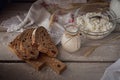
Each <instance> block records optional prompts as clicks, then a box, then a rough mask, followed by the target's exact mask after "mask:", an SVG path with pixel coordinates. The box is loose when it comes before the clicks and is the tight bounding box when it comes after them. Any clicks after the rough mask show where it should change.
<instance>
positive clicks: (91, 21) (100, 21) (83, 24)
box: [76, 12, 113, 38]
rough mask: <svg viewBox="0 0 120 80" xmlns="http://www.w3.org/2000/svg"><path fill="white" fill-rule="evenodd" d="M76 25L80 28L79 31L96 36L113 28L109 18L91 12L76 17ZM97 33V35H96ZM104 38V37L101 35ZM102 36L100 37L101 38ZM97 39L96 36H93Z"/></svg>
mask: <svg viewBox="0 0 120 80" xmlns="http://www.w3.org/2000/svg"><path fill="white" fill-rule="evenodd" d="M95 16H100V17H101V18H96V17H95ZM76 22H77V25H79V26H80V29H81V30H83V31H86V32H87V33H91V32H92V34H94V35H98V34H99V32H103V33H104V32H108V33H109V30H110V29H111V28H112V27H113V24H112V23H111V22H110V21H109V17H108V16H105V15H103V14H101V13H100V12H99V13H96V12H91V13H87V14H85V15H83V16H79V17H77V20H76ZM97 32H98V33H97ZM103 36H104V35H103ZM103 36H102V37H103ZM95 37H97V38H98V36H95Z"/></svg>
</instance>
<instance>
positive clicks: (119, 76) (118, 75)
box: [101, 59, 120, 80]
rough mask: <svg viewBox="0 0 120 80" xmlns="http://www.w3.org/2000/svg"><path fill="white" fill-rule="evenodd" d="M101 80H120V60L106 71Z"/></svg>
mask: <svg viewBox="0 0 120 80" xmlns="http://www.w3.org/2000/svg"><path fill="white" fill-rule="evenodd" d="M101 80H120V59H118V60H117V61H116V62H115V63H113V64H112V65H111V66H109V67H108V68H107V69H106V70H105V73H104V75H103V76H102V78H101Z"/></svg>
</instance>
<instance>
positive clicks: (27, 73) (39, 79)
mask: <svg viewBox="0 0 120 80" xmlns="http://www.w3.org/2000/svg"><path fill="white" fill-rule="evenodd" d="M66 64H67V69H66V70H65V71H64V72H63V73H62V74H61V75H58V74H56V73H55V72H54V71H52V70H51V69H50V68H48V67H45V68H43V69H42V70H41V71H35V69H33V68H32V67H31V66H29V65H27V64H24V63H6V64H5V63H0V80H8V79H9V80H100V78H101V76H102V75H103V73H104V70H105V69H106V68H107V67H108V66H109V65H110V64H111V63H66Z"/></svg>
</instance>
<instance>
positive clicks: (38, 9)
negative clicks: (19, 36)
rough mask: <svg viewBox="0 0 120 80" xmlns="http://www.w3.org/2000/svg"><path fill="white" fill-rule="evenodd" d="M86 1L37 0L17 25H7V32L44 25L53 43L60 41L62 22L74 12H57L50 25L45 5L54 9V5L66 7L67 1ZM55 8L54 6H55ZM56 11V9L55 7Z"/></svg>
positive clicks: (67, 20)
mask: <svg viewBox="0 0 120 80" xmlns="http://www.w3.org/2000/svg"><path fill="white" fill-rule="evenodd" d="M78 2H79V3H86V2H87V0H67V1H66V0H38V1H36V2H35V3H33V4H32V6H31V7H30V9H29V11H28V14H27V15H26V17H25V19H24V20H23V21H22V22H21V23H20V24H19V25H17V26H11V27H8V29H7V32H15V31H17V32H23V30H24V29H25V28H29V27H30V26H31V25H37V26H35V27H38V26H44V27H45V28H46V29H47V30H48V31H49V33H50V35H51V36H52V38H53V40H54V42H55V44H58V43H59V42H60V38H61V36H62V33H63V31H64V28H63V26H64V24H66V23H68V22H69V21H70V19H72V16H71V15H72V14H75V11H72V12H69V13H65V14H62V15H61V14H59V11H58V12H57V13H58V14H57V15H56V16H57V21H56V22H54V23H53V24H52V25H51V26H49V25H50V17H51V14H50V12H49V11H48V10H47V9H46V7H47V8H48V9H49V10H50V9H52V8H53V9H54V8H55V7H56V5H58V8H59V7H60V8H61V7H62V8H67V7H68V6H67V5H69V3H78ZM55 9H56V8H55ZM56 11H57V9H56Z"/></svg>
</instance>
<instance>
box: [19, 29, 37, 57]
mask: <svg viewBox="0 0 120 80" xmlns="http://www.w3.org/2000/svg"><path fill="white" fill-rule="evenodd" d="M34 29H35V28H30V29H27V31H26V33H25V34H24V36H23V37H22V39H21V41H20V50H22V51H24V53H25V57H26V58H25V59H37V58H38V55H39V51H38V49H37V46H36V45H35V44H34V45H32V32H33V31H34Z"/></svg>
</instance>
